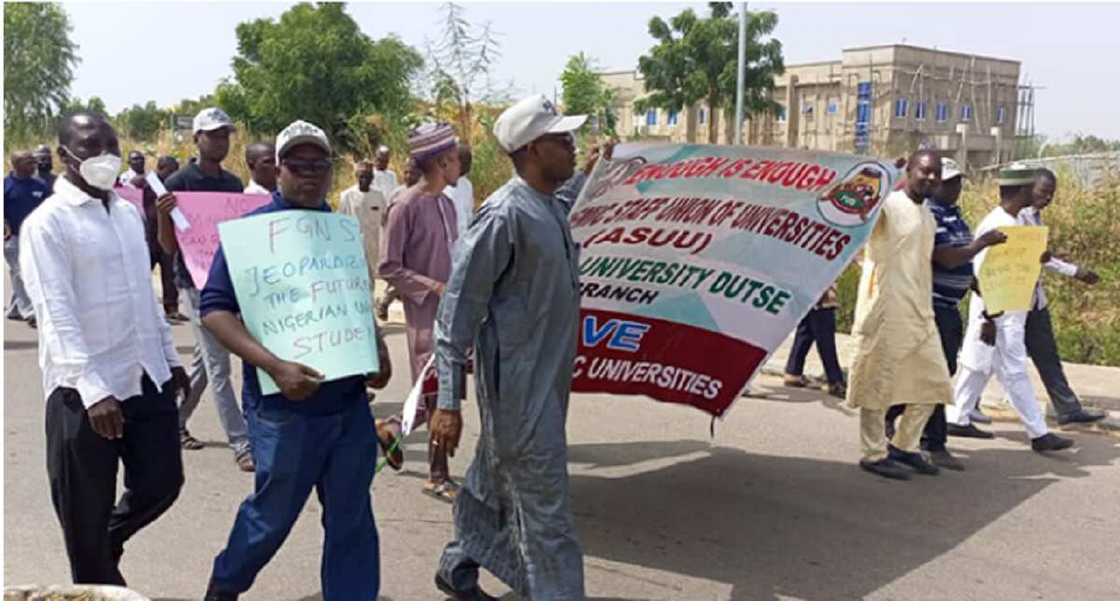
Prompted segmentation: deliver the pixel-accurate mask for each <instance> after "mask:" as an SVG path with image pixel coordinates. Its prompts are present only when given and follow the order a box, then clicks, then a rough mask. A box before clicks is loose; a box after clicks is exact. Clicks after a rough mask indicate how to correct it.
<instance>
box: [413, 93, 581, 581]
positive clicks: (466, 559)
mask: <svg viewBox="0 0 1120 601" xmlns="http://www.w3.org/2000/svg"><path fill="white" fill-rule="evenodd" d="M585 120H586V116H569V117H564V116H561V115H558V114H556V109H555V108H554V107H553V105H552V103H551V102H549V101H548V100H546V99H545V98H544V97H543V96H532V97H529V98H526V99H524V100H522V101H521V102H518V103H517V104H515V105H513V106H512V107H510V108H509V109H507V110H506V111H505V112H504V113H502V115H501V116H500V117H499V118H498V120H497V122H496V123H495V125H494V134H495V135H496V137H497V139H498V144H499V146H501V148H502V149H503V150H504V151H506V152H507V153H509V155H510V156H511V158H512V160H513V164H514V169H515V170H516V172H517V175H515V176H514V177H513V179H511V180H510V181H509V182H508V183H506V184H505V185H504V186H502V187H501V188H500V189H498V190H497V191H496V192H495V193H494V194H493V195H491V196H490V197H489V198H488V199H486V202H484V203H483V204H482V207H481V208H480V209H479V212H478V214H477V216H476V217H475V220H474V222H473V223H472V225H471V229H470V230H469V231H468V232H467V234H466V237H465V238H464V240H463V243H462V246H461V247H460V249H459V251H458V252H457V253H456V260H455V267H454V269H453V271H452V274H451V279H450V281H449V282H448V285H447V290H446V293H445V296H444V300H443V303H442V305H441V307H440V316H439V322H438V324H437V325H436V367H437V371H438V374H439V396H438V407H439V408H438V410H437V411H436V414H435V416H434V417H433V418H432V425H431V429H432V436H433V439H434V442H433V444H437V445H438V446H440V447H441V448H444V449H447V450H448V451H449V452H452V453H453V452H454V450H455V447H457V446H458V443H459V435H460V433H461V431H462V418H461V416H460V413H459V411H460V405H461V403H462V400H463V397H464V394H465V388H466V366H467V361H468V357H469V355H470V353H471V351H472V349H473V351H474V364H475V374H476V376H475V377H476V380H477V387H476V390H477V395H478V404H479V411H480V413H481V416H482V434H481V436H480V438H479V441H478V447H477V450H476V455H475V459H474V461H473V462H472V463H471V466H470V469H469V470H468V471H467V476H466V482H465V484H464V487H463V491H462V492H461V493H460V494H459V495H458V497H457V498H456V501H455V540H454V541H452V542H451V543H450V544H448V545H447V547H446V548H445V549H444V552H443V556H442V557H441V559H440V565H439V570H438V571H437V573H436V586H437V587H438V588H439V589H440V590H441V591H442V592H443V593H445V594H446V595H448V596H449V597H451V598H452V599H454V600H455V601H485V600H489V599H493V597H491V596H489V595H487V594H485V593H484V592H482V590H481V589H480V588H479V586H478V571H479V567H480V566H481V567H485V568H486V569H487V570H489V571H491V572H492V573H493V574H494V575H495V576H497V577H498V578H499V579H500V580H502V581H503V582H504V583H506V584H507V585H509V586H510V587H511V588H513V589H514V590H515V591H517V592H518V593H519V594H521V595H523V596H525V597H526V598H529V599H548V600H551V601H561V600H563V601H583V599H584V598H585V597H584V583H583V551H582V549H581V548H580V544H579V542H578V540H577V539H576V533H575V523H574V520H573V518H572V513H571V509H570V508H569V505H568V463H567V461H568V456H567V442H566V432H565V424H566V421H567V411H568V395H569V391H570V389H571V381H572V369H573V362H574V360H575V354H576V344H577V330H578V327H577V323H578V320H579V305H580V298H579V276H578V273H579V268H578V255H579V248H578V247H577V246H576V245H575V243H574V242H573V241H572V238H571V234H570V232H569V230H568V220H567V214H568V213H567V211H568V207H567V206H566V204H565V203H564V202H563V201H562V200H561V199H560V198H558V197H557V196H556V193H557V191H558V189H559V188H560V187H561V186H562V185H563V184H564V182H566V181H568V180H569V179H570V178H571V177H572V175H573V172H574V167H575V146H574V143H573V139H572V133H571V132H572V131H573V130H575V129H577V128H579V127H580V126H581V125H582V124H583V122H584V121H585Z"/></svg>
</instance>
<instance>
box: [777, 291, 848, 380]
mask: <svg viewBox="0 0 1120 601" xmlns="http://www.w3.org/2000/svg"><path fill="white" fill-rule="evenodd" d="M814 342H816V343H817V354H818V355H820V358H821V363H822V364H823V365H824V373H825V375H826V376H827V377H828V383H829V384H836V383H839V382H843V381H844V372H843V371H842V370H841V369H840V359H839V358H837V356H836V309H813V310H812V311H809V314H808V315H806V316H805V319H802V320H801V323H798V324H797V334H795V335H794V337H793V347H792V348H790V351H789V360H787V361H786V373H787V374H789V375H791V376H800V375H804V373H805V357H806V356H807V355H808V354H809V349H810V348H812V346H813V343H814Z"/></svg>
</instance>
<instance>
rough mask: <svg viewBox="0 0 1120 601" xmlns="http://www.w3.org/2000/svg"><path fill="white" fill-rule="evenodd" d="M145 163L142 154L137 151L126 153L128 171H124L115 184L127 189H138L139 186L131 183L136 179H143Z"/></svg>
mask: <svg viewBox="0 0 1120 601" xmlns="http://www.w3.org/2000/svg"><path fill="white" fill-rule="evenodd" d="M146 162H147V161H146V160H145V159H144V153H142V152H140V151H139V150H133V151H132V152H130V153H128V171H125V172H124V173H122V174H121V175H120V177H118V178H117V184H118V185H121V186H125V187H127V188H137V189H138V188H140V186H138V185H136V184H135V183H133V182H134V181H136V178H138V177H139V178H141V179H143V178H144V176H145V175H146V174H145V173H144V164H145V163H146Z"/></svg>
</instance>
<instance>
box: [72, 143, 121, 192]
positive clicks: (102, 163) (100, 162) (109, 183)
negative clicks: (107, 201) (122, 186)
mask: <svg viewBox="0 0 1120 601" xmlns="http://www.w3.org/2000/svg"><path fill="white" fill-rule="evenodd" d="M66 152H67V153H69V154H70V156H72V157H74V158H75V159H76V158H78V157H76V156H74V153H72V152H70V149H69V148H67V149H66ZM120 171H121V157H119V156H117V155H115V154H109V153H105V154H102V155H98V156H95V157H90V158H88V159H86V160H84V161H82V163H81V165H79V166H78V173H80V174H81V175H82V179H84V180H86V183H87V184H89V185H91V186H93V187H94V188H97V189H99V190H111V189H113V184H114V183H116V181H117V174H119V173H120Z"/></svg>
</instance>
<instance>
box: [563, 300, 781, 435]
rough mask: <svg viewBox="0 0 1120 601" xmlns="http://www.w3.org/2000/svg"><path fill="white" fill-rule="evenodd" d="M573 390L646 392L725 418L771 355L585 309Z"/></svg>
mask: <svg viewBox="0 0 1120 601" xmlns="http://www.w3.org/2000/svg"><path fill="white" fill-rule="evenodd" d="M579 327H580V331H579V353H578V355H577V357H576V364H575V371H574V373H573V377H572V391H573V392H605V393H609V394H627V395H637V394H640V395H646V396H648V397H651V398H653V399H655V400H658V401H663V402H666V403H681V404H685V405H691V406H693V407H696V408H697V409H701V410H703V411H706V412H708V413H710V414H712V415H715V416H720V415H722V414H723V412H724V411H726V410H727V408H728V407H729V406H730V405H731V403H732V402H733V401H734V400H735V397H736V396H738V394H739V392H740V391H741V390H742V389H743V387H744V386H746V384H747V381H748V380H749V379H750V377H751V376H752V375H753V374H754V372H755V370H757V369H758V368H759V367H760V366H761V365H762V361H763V360H764V359H765V358H766V354H767V353H766V351H765V350H764V349H761V348H759V347H756V346H754V345H752V344H750V343H747V342H744V341H742V340H738V339H736V338H731V337H730V336H725V335H723V334H719V333H717V332H711V331H709V330H704V329H701V328H696V327H693V326H688V325H683V324H679V323H675V322H671V321H664V320H660V319H654V318H650V317H639V316H635V315H629V314H625V313H615V312H611V311H600V310H591V309H581V310H580V326H579Z"/></svg>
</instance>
